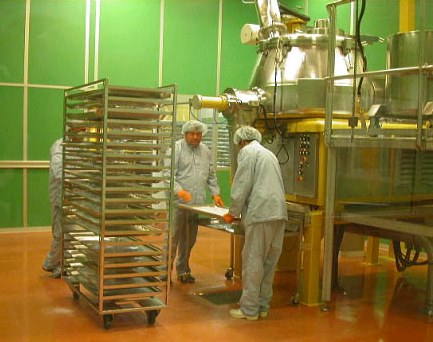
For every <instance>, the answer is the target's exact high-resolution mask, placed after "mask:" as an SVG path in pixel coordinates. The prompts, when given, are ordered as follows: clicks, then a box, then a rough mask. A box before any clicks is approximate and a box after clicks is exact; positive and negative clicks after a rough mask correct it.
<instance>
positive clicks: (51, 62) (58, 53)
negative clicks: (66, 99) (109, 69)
mask: <svg viewBox="0 0 433 342" xmlns="http://www.w3.org/2000/svg"><path fill="white" fill-rule="evenodd" d="M85 5H86V2H85V1H77V0H62V1H57V0H32V1H31V10H30V38H29V40H30V41H29V82H30V83H36V84H55V85H71V86H74V85H78V84H82V83H83V82H84V51H85Z"/></svg>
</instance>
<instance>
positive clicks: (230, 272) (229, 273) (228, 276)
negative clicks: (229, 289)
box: [224, 267, 234, 280]
mask: <svg viewBox="0 0 433 342" xmlns="http://www.w3.org/2000/svg"><path fill="white" fill-rule="evenodd" d="M233 273H234V271H233V268H231V267H229V268H228V269H227V271H226V273H224V275H225V277H226V279H228V280H230V279H232V278H233Z"/></svg>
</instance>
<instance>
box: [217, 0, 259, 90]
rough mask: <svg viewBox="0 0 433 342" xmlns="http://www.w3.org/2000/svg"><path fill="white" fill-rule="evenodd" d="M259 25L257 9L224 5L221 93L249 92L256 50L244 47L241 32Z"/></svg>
mask: <svg viewBox="0 0 433 342" xmlns="http://www.w3.org/2000/svg"><path fill="white" fill-rule="evenodd" d="M245 24H258V16H257V11H256V7H255V6H253V5H248V4H243V3H242V2H241V1H231V0H225V1H224V3H223V32H222V48H221V81H220V93H222V92H223V91H224V89H226V88H237V89H248V88H249V84H250V81H251V75H252V72H253V70H254V66H255V64H256V59H257V52H256V50H257V48H256V46H253V45H242V43H241V38H240V36H241V29H242V26H244V25H245Z"/></svg>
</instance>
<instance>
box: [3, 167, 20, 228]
mask: <svg viewBox="0 0 433 342" xmlns="http://www.w3.org/2000/svg"><path fill="white" fill-rule="evenodd" d="M22 217H23V171H22V170H2V169H0V228H1V227H3V228H4V227H21V226H22V225H23V219H22Z"/></svg>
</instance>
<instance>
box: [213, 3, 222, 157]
mask: <svg viewBox="0 0 433 342" xmlns="http://www.w3.org/2000/svg"><path fill="white" fill-rule="evenodd" d="M222 30H223V0H219V2H218V41H217V44H218V48H217V65H216V85H215V87H216V89H215V95H216V96H218V95H219V93H220V86H221V50H222ZM213 115H214V122H217V118H216V115H218V112H217V111H216V110H214V113H213ZM212 143H213V146H218V126H217V125H213V129H212ZM212 153H213V160H214V165H216V164H217V160H218V148H213V149H212Z"/></svg>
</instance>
